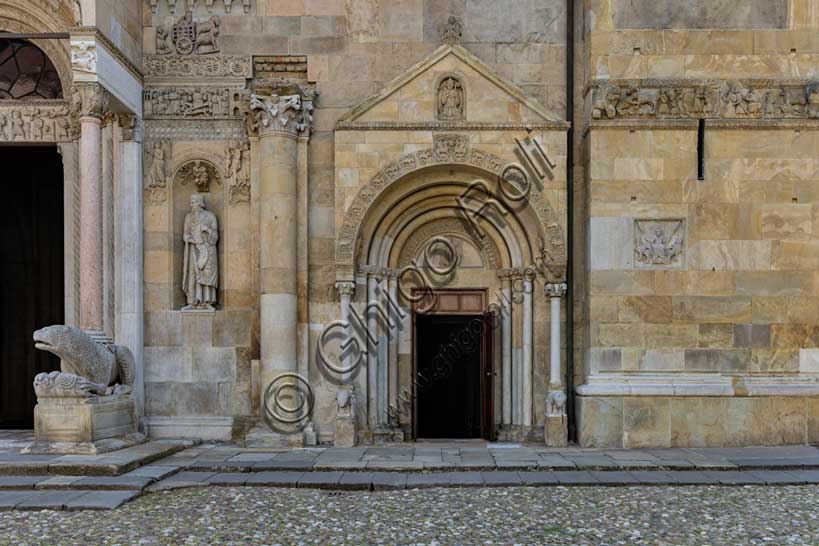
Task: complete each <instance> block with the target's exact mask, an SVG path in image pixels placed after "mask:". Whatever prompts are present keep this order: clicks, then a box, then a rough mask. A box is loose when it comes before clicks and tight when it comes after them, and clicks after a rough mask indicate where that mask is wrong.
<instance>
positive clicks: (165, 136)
mask: <svg viewBox="0 0 819 546" xmlns="http://www.w3.org/2000/svg"><path fill="white" fill-rule="evenodd" d="M145 138H146V139H147V140H242V139H244V138H245V131H244V128H243V127H242V122H241V121H239V120H208V121H204V120H173V121H172V120H148V121H146V122H145Z"/></svg>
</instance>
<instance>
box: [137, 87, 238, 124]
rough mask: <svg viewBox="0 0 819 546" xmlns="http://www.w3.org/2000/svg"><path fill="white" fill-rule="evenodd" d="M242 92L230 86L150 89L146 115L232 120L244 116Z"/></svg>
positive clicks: (144, 94)
mask: <svg viewBox="0 0 819 546" xmlns="http://www.w3.org/2000/svg"><path fill="white" fill-rule="evenodd" d="M241 93H242V91H241V90H239V89H231V88H229V87H200V86H196V87H147V88H145V90H144V91H143V93H142V95H143V109H144V112H143V115H144V116H145V118H147V119H173V118H183V119H203V118H204V119H231V118H234V119H235V118H239V117H241V111H242V99H240V98H239V96H240V94H241Z"/></svg>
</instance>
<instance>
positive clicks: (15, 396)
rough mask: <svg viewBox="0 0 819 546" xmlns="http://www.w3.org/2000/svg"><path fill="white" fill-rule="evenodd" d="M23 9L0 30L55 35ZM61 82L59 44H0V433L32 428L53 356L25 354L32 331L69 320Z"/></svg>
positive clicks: (71, 291) (65, 69)
mask: <svg viewBox="0 0 819 546" xmlns="http://www.w3.org/2000/svg"><path fill="white" fill-rule="evenodd" d="M0 3H2V2H0ZM18 4H19V3H18ZM24 4H25V5H17V6H13V7H9V6H5V7H4V9H0V12H2V16H0V29H2V30H4V31H8V32H43V31H46V30H58V29H60V25H59V24H58V23H56V22H54V21H51V22H49V23H47V22H45V21H44V17H45V16H46V14H44V13H43V12H42V11H41V10H39V8H38V7H37V6H36V5H35V3H31V4H28V3H24ZM40 23H42V25H40ZM38 25H40V26H38ZM70 82H71V72H70V63H69V61H68V51H67V44H61V43H60V42H58V41H56V40H36V41H33V42H32V41H28V40H21V39H0V158H2V159H3V161H2V164H3V165H4V166H6V167H7V171H6V172H5V175H6V176H5V180H6V181H7V184H6V186H5V187H4V195H5V197H6V201H7V202H6V204H7V206H8V211H9V214H7V215H6V217H4V220H3V222H2V224H3V233H4V234H5V235H6V236H5V237H4V238H3V241H2V243H1V244H0V271H2V277H3V279H2V282H0V285H2V287H3V293H2V295H0V296H1V297H0V300H2V301H3V307H2V311H0V325H2V328H1V329H0V330H2V335H0V384H1V385H3V394H2V395H0V427H2V428H11V427H23V428H29V427H31V426H32V423H33V421H32V416H33V408H34V405H35V402H36V397H35V394H34V391H33V388H32V384H31V381H32V378H33V377H34V376H35V375H36V374H37V373H39V372H50V371H53V370H56V369H59V359H57V358H56V357H54V356H53V355H50V354H48V353H46V352H43V351H38V350H36V349H35V348H34V346H33V345H32V344H31V332H33V331H34V330H36V329H38V328H42V327H43V326H47V325H51V324H62V323H69V324H70V323H72V316H71V315H72V312H73V309H74V303H73V298H74V295H75V294H76V291H75V286H76V284H77V282H78V280H77V279H78V277H77V275H76V271H74V270H73V267H72V265H73V263H74V260H73V258H74V256H73V252H74V251H75V250H76V248H77V247H76V245H75V242H76V241H75V240H73V239H72V238H71V237H70V234H72V233H73V226H74V225H75V216H74V215H75V214H77V211H76V210H74V208H73V206H72V204H73V203H74V202H75V200H74V191H75V184H74V182H75V175H76V155H75V154H76V146H75V144H74V142H72V139H73V138H75V136H74V135H75V128H76V122H75V120H74V119H73V116H72V114H71V109H70V106H69V103H68V101H67V100H66V99H65V97H66V95H67V94H69V93H68V92H69V91H70V88H69V87H68V86H69V85H70ZM5 144H8V145H7V146H4V145H5ZM61 156H62V157H61ZM66 204H68V206H66Z"/></svg>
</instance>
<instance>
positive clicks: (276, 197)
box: [250, 89, 312, 390]
mask: <svg viewBox="0 0 819 546" xmlns="http://www.w3.org/2000/svg"><path fill="white" fill-rule="evenodd" d="M292 91H293V90H292V89H290V90H288V92H292ZM308 102H309V104H308ZM250 106H251V109H252V110H253V112H254V116H255V118H254V121H255V127H257V128H258V132H259V148H260V152H261V165H260V168H259V198H258V201H259V246H260V255H259V270H260V274H259V289H260V293H261V297H260V306H259V307H260V319H261V324H260V333H261V336H260V337H261V339H260V342H261V343H260V345H261V347H260V349H261V351H260V357H261V358H260V360H261V386H262V390H264V389H265V388H266V386H267V385H268V384H269V383H270V382H272V381H274V380H275V379H276V378H277V377H279V376H280V375H281V374H283V373H287V372H291V373H293V372H296V371H297V370H298V356H299V355H298V321H299V312H298V258H297V256H298V254H297V252H298V251H297V249H298V212H297V210H298V203H297V201H298V199H297V198H298V182H299V176H298V174H299V173H298V170H299V169H298V163H299V161H298V159H299V154H298V137H299V136H305V135H309V131H310V121H311V120H312V117H311V115H310V113H311V112H312V99H311V100H310V101H307V100H306V99H304V97H303V96H302V95H301V94H300V93H297V94H287V95H285V94H281V95H279V94H272V95H252V96H251V103H250Z"/></svg>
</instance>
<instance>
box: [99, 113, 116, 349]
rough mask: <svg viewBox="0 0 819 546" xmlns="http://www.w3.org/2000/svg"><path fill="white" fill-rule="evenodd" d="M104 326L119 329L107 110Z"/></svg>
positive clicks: (110, 333)
mask: <svg viewBox="0 0 819 546" xmlns="http://www.w3.org/2000/svg"><path fill="white" fill-rule="evenodd" d="M102 125H103V126H102V241H103V244H102V263H103V267H102V283H103V292H102V303H103V309H102V327H103V328H102V329H103V332H104V333H105V335H106V336H108V337H110V338H113V337H114V334H115V330H116V324H115V323H116V319H115V317H114V313H115V311H114V309H115V307H116V297H115V293H114V276H115V267H114V150H115V142H114V137H115V131H114V116H113V114H107V115H106V116H105V118H103V123H102Z"/></svg>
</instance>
